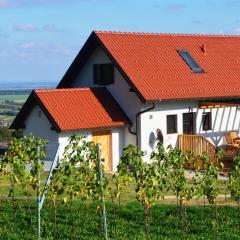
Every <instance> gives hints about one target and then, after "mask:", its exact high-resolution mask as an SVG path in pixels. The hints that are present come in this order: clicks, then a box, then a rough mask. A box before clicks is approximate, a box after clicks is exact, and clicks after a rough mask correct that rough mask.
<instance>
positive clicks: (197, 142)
mask: <svg viewBox="0 0 240 240" xmlns="http://www.w3.org/2000/svg"><path fill="white" fill-rule="evenodd" d="M178 148H179V149H180V150H181V151H182V152H184V153H186V152H189V151H190V152H192V153H193V154H194V156H195V157H196V159H197V158H198V157H199V156H201V155H202V154H203V153H206V154H207V156H208V157H209V159H210V161H216V160H217V158H216V146H215V145H214V144H213V143H211V142H210V141H209V140H207V139H206V138H205V137H204V136H202V135H190V134H189V135H188V134H179V135H178Z"/></svg>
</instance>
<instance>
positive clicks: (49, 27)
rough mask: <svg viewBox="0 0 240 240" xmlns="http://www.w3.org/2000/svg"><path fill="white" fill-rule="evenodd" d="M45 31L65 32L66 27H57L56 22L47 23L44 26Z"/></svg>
mask: <svg viewBox="0 0 240 240" xmlns="http://www.w3.org/2000/svg"><path fill="white" fill-rule="evenodd" d="M43 31H46V32H65V29H60V28H58V27H56V26H55V25H54V24H47V25H45V26H43Z"/></svg>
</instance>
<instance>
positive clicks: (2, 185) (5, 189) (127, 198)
mask: <svg viewBox="0 0 240 240" xmlns="http://www.w3.org/2000/svg"><path fill="white" fill-rule="evenodd" d="M47 176H48V172H45V173H44V174H43V175H42V176H41V181H42V186H44V183H45V181H46V179H47ZM107 177H108V178H109V180H110V181H111V175H107ZM110 185H111V188H112V189H114V188H115V186H114V185H113V184H110ZM189 185H191V181H190V182H189ZM217 186H218V188H219V194H220V195H223V196H224V195H226V197H219V198H218V199H217V200H218V203H219V204H221V205H222V204H226V205H229V204H231V201H230V199H229V197H228V196H227V194H229V192H228V191H226V184H225V180H218V183H217ZM10 188H11V186H10V183H9V181H8V180H7V178H6V177H4V178H3V179H2V180H0V198H1V197H3V198H6V197H8V195H9V190H10ZM134 189H135V186H134V184H133V183H130V184H129V185H128V186H127V187H126V188H125V189H124V191H123V192H122V194H121V196H120V201H121V202H122V203H128V202H131V201H134V200H135V199H136V195H135V191H134ZM15 193H16V197H17V198H25V196H24V191H23V189H22V188H21V186H17V187H16V189H15ZM163 196H164V199H161V200H159V203H163V204H175V203H176V197H174V193H173V192H172V191H169V192H164V193H163ZM106 199H108V200H111V199H112V196H111V195H110V194H108V195H107V196H106ZM203 203H204V199H203V198H201V199H199V200H196V199H194V200H191V201H190V202H189V204H190V205H196V204H201V205H202V204H203Z"/></svg>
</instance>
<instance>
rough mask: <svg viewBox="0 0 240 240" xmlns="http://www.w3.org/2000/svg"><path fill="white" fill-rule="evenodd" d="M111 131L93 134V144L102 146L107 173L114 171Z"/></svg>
mask: <svg viewBox="0 0 240 240" xmlns="http://www.w3.org/2000/svg"><path fill="white" fill-rule="evenodd" d="M111 136H112V135H111V131H96V132H93V142H94V143H95V144H100V146H101V148H100V149H101V158H103V159H104V169H105V171H112V154H111V150H112V137H111Z"/></svg>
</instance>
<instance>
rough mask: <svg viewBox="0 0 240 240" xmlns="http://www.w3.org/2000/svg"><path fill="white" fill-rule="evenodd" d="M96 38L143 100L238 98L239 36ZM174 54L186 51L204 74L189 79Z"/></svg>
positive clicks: (190, 75) (115, 35) (110, 34)
mask: <svg viewBox="0 0 240 240" xmlns="http://www.w3.org/2000/svg"><path fill="white" fill-rule="evenodd" d="M96 34H97V36H98V37H99V39H100V40H101V42H102V43H103V44H104V46H105V47H106V48H107V49H108V51H109V52H110V53H111V55H112V56H113V58H114V59H115V60H116V61H117V62H118V64H119V65H120V67H121V68H122V69H123V71H124V72H125V73H126V75H127V76H128V77H129V79H130V80H131V81H132V83H133V84H134V85H135V87H136V88H137V89H138V91H139V92H140V93H141V95H142V96H143V97H144V99H145V100H159V99H186V98H209V97H233V96H236V97H239V96H240V81H239V79H240V36H231V35H229V36H227V35H226V36H225V35H190V34H154V33H126V32H125V33H121V32H96ZM203 45H205V47H206V52H204V51H203V50H202V46H203ZM180 49H185V50H187V51H189V53H190V54H191V55H192V57H193V58H194V59H195V60H196V62H197V63H198V64H199V66H200V67H201V68H202V69H203V70H204V73H194V72H193V71H192V70H191V69H190V68H189V66H188V65H187V64H186V63H185V62H184V61H183V59H182V58H181V57H180V56H179V54H178V53H177V50H180Z"/></svg>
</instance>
